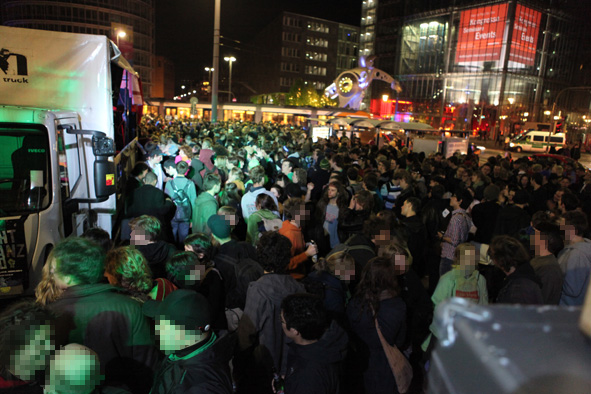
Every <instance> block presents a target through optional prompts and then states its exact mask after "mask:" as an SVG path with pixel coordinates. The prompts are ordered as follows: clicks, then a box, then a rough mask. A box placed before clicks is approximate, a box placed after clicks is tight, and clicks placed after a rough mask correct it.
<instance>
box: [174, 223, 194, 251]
mask: <svg viewBox="0 0 591 394" xmlns="http://www.w3.org/2000/svg"><path fill="white" fill-rule="evenodd" d="M190 223H191V222H177V221H175V220H173V221H172V222H170V224H171V225H172V235H173V236H174V242H175V243H176V244H177V245H178V246H180V245H182V244H183V242H184V241H185V238H187V235H189V225H190Z"/></svg>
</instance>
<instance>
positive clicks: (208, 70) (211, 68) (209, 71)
mask: <svg viewBox="0 0 591 394" xmlns="http://www.w3.org/2000/svg"><path fill="white" fill-rule="evenodd" d="M205 71H207V72H208V73H209V79H208V81H209V85H210V86H211V73H212V71H214V70H213V67H205Z"/></svg>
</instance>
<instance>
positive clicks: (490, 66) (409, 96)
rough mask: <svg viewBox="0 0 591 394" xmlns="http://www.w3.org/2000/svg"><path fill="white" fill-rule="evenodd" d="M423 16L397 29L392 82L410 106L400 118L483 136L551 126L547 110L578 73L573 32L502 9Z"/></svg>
mask: <svg viewBox="0 0 591 394" xmlns="http://www.w3.org/2000/svg"><path fill="white" fill-rule="evenodd" d="M365 4H366V3H365V2H364V7H365ZM367 4H368V5H369V1H368V3H367ZM425 15H426V13H425V14H417V15H415V16H414V17H407V18H406V19H405V22H404V23H402V25H401V28H400V45H399V46H398V48H399V56H398V60H397V61H396V64H395V70H394V74H395V75H396V77H397V78H398V79H399V80H400V82H401V85H402V87H403V91H402V92H401V93H400V95H399V99H400V100H405V101H406V102H410V103H411V104H410V105H405V106H403V107H404V111H406V112H403V113H401V114H400V115H401V116H410V118H411V119H413V120H416V121H422V122H426V123H430V124H431V125H433V126H435V127H445V128H448V129H457V130H486V131H489V132H490V134H489V135H490V136H492V135H494V134H495V130H496V131H497V133H498V132H499V131H500V133H514V132H518V131H519V126H518V125H519V124H521V123H523V122H525V121H537V122H550V121H551V120H550V119H549V115H548V110H549V109H551V107H552V104H553V102H554V99H555V98H556V95H557V94H558V92H559V91H560V90H561V89H563V88H565V87H567V86H571V83H572V82H573V81H571V79H572V75H573V74H574V72H573V71H574V68H575V67H577V66H578V65H577V62H576V60H577V48H578V47H579V42H580V34H581V33H580V31H579V29H580V25H578V24H576V23H573V21H572V20H570V19H569V18H568V16H566V15H565V14H564V13H558V12H556V13H553V12H551V11H547V9H542V8H539V9H537V8H535V7H533V6H532V5H531V4H530V3H527V4H522V3H521V2H506V1H505V2H488V3H483V4H482V5H478V4H476V5H472V6H471V7H457V8H447V9H442V10H441V12H439V13H438V12H430V13H429V15H428V17H426V16H425ZM362 26H363V20H362ZM362 31H363V30H362ZM378 42H379V41H378ZM362 48H363V43H362ZM380 56H382V55H381V54H380ZM386 71H390V70H386ZM379 93H381V92H379ZM384 93H385V92H384ZM374 96H376V95H375V94H374Z"/></svg>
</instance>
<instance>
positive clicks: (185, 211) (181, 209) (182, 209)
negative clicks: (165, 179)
mask: <svg viewBox="0 0 591 394" xmlns="http://www.w3.org/2000/svg"><path fill="white" fill-rule="evenodd" d="M189 185H190V183H189V182H187V183H186V184H185V187H183V188H182V189H178V188H177V187H176V185H175V184H174V179H173V180H171V181H170V186H171V187H172V191H173V192H174V194H173V196H172V201H174V204H175V205H176V212H175V213H174V218H173V219H172V220H174V221H176V222H189V221H191V214H192V213H193V208H192V206H191V201H190V199H189V195H188V193H187V188H188V187H189Z"/></svg>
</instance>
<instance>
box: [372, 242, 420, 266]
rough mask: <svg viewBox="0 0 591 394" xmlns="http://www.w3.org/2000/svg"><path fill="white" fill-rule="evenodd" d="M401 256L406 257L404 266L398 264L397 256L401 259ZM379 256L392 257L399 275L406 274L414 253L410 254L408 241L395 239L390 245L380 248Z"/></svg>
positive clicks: (391, 259)
mask: <svg viewBox="0 0 591 394" xmlns="http://www.w3.org/2000/svg"><path fill="white" fill-rule="evenodd" d="M401 256H402V257H404V267H399V264H396V263H397V261H396V260H397V258H398V259H400V257H401ZM378 257H385V258H387V259H390V261H392V264H393V266H394V268H395V270H396V274H397V275H401V274H404V273H405V272H406V271H408V269H409V268H410V266H411V265H412V255H411V254H410V251H409V250H408V247H407V246H406V243H405V242H404V241H400V240H397V239H395V240H393V241H392V242H390V243H389V244H388V245H385V246H383V247H380V248H379V249H378Z"/></svg>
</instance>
